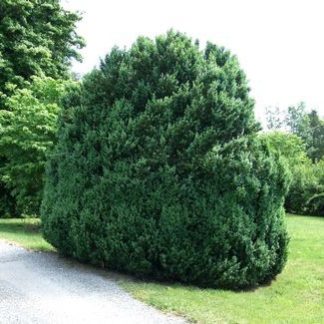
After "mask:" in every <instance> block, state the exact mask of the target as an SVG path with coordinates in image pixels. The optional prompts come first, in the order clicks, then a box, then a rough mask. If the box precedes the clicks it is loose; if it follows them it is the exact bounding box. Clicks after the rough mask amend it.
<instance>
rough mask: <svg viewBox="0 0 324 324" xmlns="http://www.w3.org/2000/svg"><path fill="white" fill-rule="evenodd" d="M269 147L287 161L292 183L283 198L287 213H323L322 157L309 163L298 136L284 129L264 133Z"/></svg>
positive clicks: (303, 145)
mask: <svg viewBox="0 0 324 324" xmlns="http://www.w3.org/2000/svg"><path fill="white" fill-rule="evenodd" d="M261 137H262V138H263V139H265V140H267V141H268V143H269V146H270V149H271V150H272V151H273V152H277V153H279V154H280V155H281V156H282V157H283V158H284V159H285V161H286V162H287V165H288V166H289V170H290V172H291V175H292V182H291V184H290V187H289V191H288V193H287V196H286V199H285V207H286V210H287V211H288V212H290V213H296V214H305V215H318V216H324V160H323V159H322V160H321V161H319V162H316V163H312V160H311V159H310V158H309V157H308V156H307V154H306V144H305V143H304V142H303V140H302V139H301V137H299V136H297V135H295V134H291V133H284V132H279V131H275V132H269V133H264V134H262V135H261Z"/></svg>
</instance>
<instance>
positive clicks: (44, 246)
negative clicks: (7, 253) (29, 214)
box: [0, 218, 55, 251]
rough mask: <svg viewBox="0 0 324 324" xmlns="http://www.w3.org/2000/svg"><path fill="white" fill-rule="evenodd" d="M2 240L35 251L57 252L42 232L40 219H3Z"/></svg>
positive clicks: (0, 229)
mask: <svg viewBox="0 0 324 324" xmlns="http://www.w3.org/2000/svg"><path fill="white" fill-rule="evenodd" d="M0 239H3V240H6V241H8V242H12V243H16V244H18V245H21V246H23V247H25V248H27V249H30V250H35V251H55V249H54V248H53V247H52V246H51V245H50V244H49V243H47V242H46V241H45V240H44V239H43V237H42V235H41V232H40V220H39V219H38V218H22V219H1V218H0Z"/></svg>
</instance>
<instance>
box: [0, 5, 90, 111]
mask: <svg viewBox="0 0 324 324" xmlns="http://www.w3.org/2000/svg"><path fill="white" fill-rule="evenodd" d="M79 20H80V16H79V15H78V14H76V13H72V12H69V11H66V10H64V9H63V8H62V7H61V5H60V2H59V0H41V1H40V0H1V1H0V95H1V93H2V99H3V95H6V94H10V93H11V91H10V90H11V89H13V88H12V87H11V86H10V84H15V85H17V86H19V87H24V85H25V81H28V80H29V79H30V78H31V77H32V76H36V75H37V76H40V75H42V74H45V75H46V76H49V77H52V78H62V77H63V78H64V77H67V76H68V68H69V65H70V59H72V58H75V59H78V60H79V59H80V55H79V54H78V52H77V49H79V48H81V47H82V46H83V45H84V42H83V39H82V38H81V37H80V36H78V35H77V34H76V32H75V28H76V23H77V22H78V21H79ZM1 105H2V109H3V100H2V101H0V106H1ZM0 109H1V107H0Z"/></svg>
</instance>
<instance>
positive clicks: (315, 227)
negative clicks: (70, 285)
mask: <svg viewBox="0 0 324 324" xmlns="http://www.w3.org/2000/svg"><path fill="white" fill-rule="evenodd" d="M287 223H288V230H289V235H290V237H291V241H290V252H289V261H288V263H287V265H286V268H285V270H284V271H283V273H282V274H280V275H279V276H278V277H277V280H276V281H274V282H273V283H272V284H271V285H270V286H267V287H261V288H258V289H256V290H254V291H248V292H232V291H224V290H214V289H199V288H194V287H188V286H185V285H180V284H171V285H167V284H157V283H144V282H134V281H128V282H124V283H122V286H123V287H124V288H125V289H126V290H128V291H129V292H130V293H131V294H132V295H133V296H134V297H136V298H138V299H140V300H142V301H144V302H146V303H148V304H151V305H153V306H155V307H157V308H160V309H162V310H165V311H168V312H175V313H177V314H181V315H185V316H186V317H187V318H189V319H191V320H192V321H194V322H198V323H324V218H316V217H302V216H288V217H287Z"/></svg>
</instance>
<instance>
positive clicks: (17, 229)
mask: <svg viewBox="0 0 324 324" xmlns="http://www.w3.org/2000/svg"><path fill="white" fill-rule="evenodd" d="M40 225H41V224H40V220H39V219H37V218H23V219H21V218H20V219H1V218H0V239H3V240H6V241H9V242H14V243H16V244H17V245H20V246H23V247H25V248H27V249H30V250H35V251H46V252H47V251H55V249H54V248H53V247H52V246H51V245H50V244H49V243H47V242H46V241H45V240H44V239H43V237H42V235H41V234H40ZM0 322H1V321H0Z"/></svg>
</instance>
